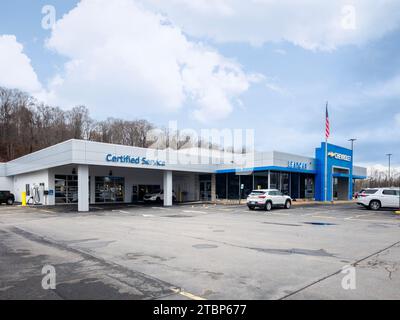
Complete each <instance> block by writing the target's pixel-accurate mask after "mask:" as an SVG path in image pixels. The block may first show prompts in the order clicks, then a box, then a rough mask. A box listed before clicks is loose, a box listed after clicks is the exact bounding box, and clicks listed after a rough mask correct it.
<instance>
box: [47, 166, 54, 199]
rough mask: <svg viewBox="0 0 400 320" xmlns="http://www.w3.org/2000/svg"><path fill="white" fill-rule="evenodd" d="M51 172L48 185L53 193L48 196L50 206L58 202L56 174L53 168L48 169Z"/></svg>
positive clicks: (48, 188)
mask: <svg viewBox="0 0 400 320" xmlns="http://www.w3.org/2000/svg"><path fill="white" fill-rule="evenodd" d="M48 174H49V184H48V186H47V190H49V191H50V190H51V192H50V193H51V194H49V195H48V196H47V204H48V205H49V206H54V205H55V204H56V196H55V195H56V191H55V175H54V171H53V170H52V169H49V170H48Z"/></svg>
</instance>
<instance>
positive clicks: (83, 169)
mask: <svg viewBox="0 0 400 320" xmlns="http://www.w3.org/2000/svg"><path fill="white" fill-rule="evenodd" d="M78 211H89V167H88V166H87V165H78Z"/></svg>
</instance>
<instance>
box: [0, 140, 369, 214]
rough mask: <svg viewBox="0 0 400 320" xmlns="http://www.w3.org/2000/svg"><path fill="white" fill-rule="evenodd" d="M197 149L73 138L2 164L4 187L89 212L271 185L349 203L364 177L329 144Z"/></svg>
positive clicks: (213, 197) (225, 195)
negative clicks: (155, 195) (293, 150)
mask: <svg viewBox="0 0 400 320" xmlns="http://www.w3.org/2000/svg"><path fill="white" fill-rule="evenodd" d="M325 149H327V155H326V154H325ZM191 151H193V149H191ZM198 151H199V152H197V153H196V152H189V150H185V149H182V150H179V151H175V150H171V149H166V150H155V149H146V148H138V147H131V146H123V145H115V144H107V143H99V142H92V141H84V140H68V141H65V142H62V143H59V144H57V145H54V146H51V147H48V148H46V149H43V150H39V151H37V152H34V153H31V154H28V155H26V156H23V157H21V158H18V159H15V160H12V161H9V162H7V163H0V190H10V191H11V192H13V193H14V194H15V197H16V201H18V202H22V200H23V199H22V197H23V193H26V197H27V199H28V200H31V203H36V204H43V205H57V204H70V203H72V204H73V203H77V204H78V210H79V211H88V210H89V204H101V203H135V202H141V201H142V200H143V196H144V194H146V193H152V192H156V191H159V190H163V194H164V197H163V198H164V199H163V203H164V205H165V206H170V205H172V199H173V194H174V195H175V198H176V201H178V202H188V201H218V200H222V199H231V200H234V199H239V198H246V196H247V195H248V194H249V193H250V191H251V190H253V189H267V188H268V189H279V190H281V191H282V192H283V193H285V194H288V195H290V196H291V197H292V198H294V199H315V200H316V201H325V200H327V201H331V200H334V199H340V200H344V199H351V198H352V194H353V184H354V181H355V180H356V179H365V178H366V175H367V174H366V168H362V167H356V166H354V165H353V152H352V150H350V149H346V148H343V147H339V146H335V145H332V144H328V146H327V148H325V143H322V144H321V146H320V147H318V148H316V150H315V157H304V156H300V155H295V154H289V153H283V152H278V151H271V152H260V153H259V152H255V153H253V154H251V155H249V154H230V155H228V157H227V155H226V154H225V155H224V156H221V155H220V154H217V153H216V152H213V151H210V150H206V151H207V152H205V150H201V149H199V150H198ZM249 159H250V160H249ZM325 159H327V166H326V167H327V174H325ZM325 177H326V178H325ZM325 179H327V180H326V181H327V183H326V188H327V190H326V194H327V197H326V199H325Z"/></svg>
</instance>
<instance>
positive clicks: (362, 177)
mask: <svg viewBox="0 0 400 320" xmlns="http://www.w3.org/2000/svg"><path fill="white" fill-rule="evenodd" d="M367 178H368V177H367V176H355V175H353V179H356V180H358V179H360V180H364V179H367Z"/></svg>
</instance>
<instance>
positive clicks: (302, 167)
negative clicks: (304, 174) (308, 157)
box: [288, 161, 307, 170]
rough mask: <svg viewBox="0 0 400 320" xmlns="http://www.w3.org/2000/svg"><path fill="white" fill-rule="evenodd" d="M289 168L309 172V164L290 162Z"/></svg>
mask: <svg viewBox="0 0 400 320" xmlns="http://www.w3.org/2000/svg"><path fill="white" fill-rule="evenodd" d="M288 168H293V169H299V170H307V163H306V162H298V161H288Z"/></svg>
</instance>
